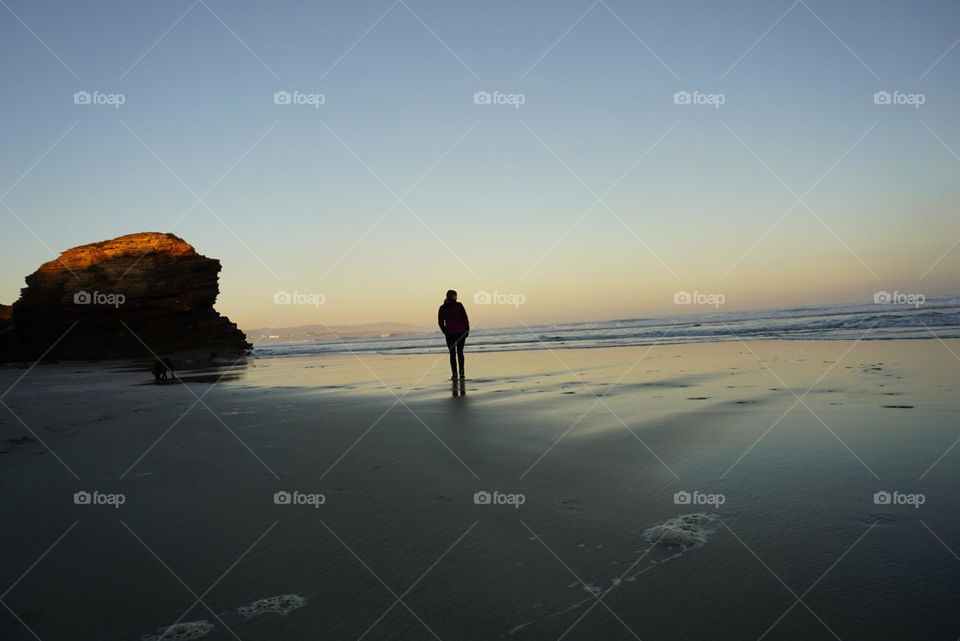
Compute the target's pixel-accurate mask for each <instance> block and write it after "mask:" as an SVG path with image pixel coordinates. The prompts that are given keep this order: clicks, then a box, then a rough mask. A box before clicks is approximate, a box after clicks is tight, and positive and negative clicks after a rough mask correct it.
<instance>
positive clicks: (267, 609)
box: [237, 594, 307, 619]
mask: <svg viewBox="0 0 960 641" xmlns="http://www.w3.org/2000/svg"><path fill="white" fill-rule="evenodd" d="M306 603H307V600H306V599H304V598H303V597H302V596H300V595H298V594H280V595H278V596H272V597H268V598H266V599H260V600H258V601H254V602H253V603H248V604H247V605H242V606H240V607H239V608H237V612H239V613H240V615H241V616H243V618H245V619H252V618H253V617H256V616H260V615H261V614H268V613H273V614H279V615H280V616H286V615H287V614H288V613H290V612H292V611H293V610H296V609H297V608H302V607H303V606H304V605H306Z"/></svg>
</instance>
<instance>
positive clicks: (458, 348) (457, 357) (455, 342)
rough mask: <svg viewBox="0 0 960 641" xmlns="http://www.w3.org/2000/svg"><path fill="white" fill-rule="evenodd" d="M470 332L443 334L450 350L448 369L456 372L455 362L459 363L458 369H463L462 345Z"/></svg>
mask: <svg viewBox="0 0 960 641" xmlns="http://www.w3.org/2000/svg"><path fill="white" fill-rule="evenodd" d="M469 335H470V332H464V333H462V334H444V337H445V338H446V339H447V349H449V350H450V371H451V372H453V373H454V374H456V373H457V364H458V363H459V365H460V371H461V372H462V371H463V346H464V344H465V343H466V342H467V336H469Z"/></svg>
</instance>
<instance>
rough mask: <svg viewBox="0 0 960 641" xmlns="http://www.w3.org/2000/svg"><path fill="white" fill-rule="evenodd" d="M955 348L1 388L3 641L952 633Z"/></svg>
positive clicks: (208, 375) (2, 384)
mask: <svg viewBox="0 0 960 641" xmlns="http://www.w3.org/2000/svg"><path fill="white" fill-rule="evenodd" d="M951 350H952V351H951ZM956 354H960V341H947V342H946V343H940V342H938V341H935V340H929V341H872V342H860V343H853V342H847V341H837V342H819V341H793V342H777V341H756V342H749V343H746V344H744V343H740V342H727V343H713V344H697V345H684V346H667V345H663V346H655V347H652V348H648V347H635V348H602V349H589V350H561V351H527V352H508V353H486V354H468V361H467V362H468V374H469V375H470V378H469V380H468V381H466V383H465V385H464V386H463V388H462V389H461V388H460V386H459V385H453V384H451V382H450V381H449V380H445V379H446V377H447V372H448V367H447V362H446V354H445V353H444V352H438V353H437V354H436V355H416V356H381V355H364V356H363V357H362V360H359V359H357V358H355V357H353V356H349V355H343V356H328V357H322V358H313V357H310V358H307V357H304V358H284V359H264V360H257V359H254V360H251V361H249V362H247V363H246V364H241V365H239V366H238V367H236V368H233V369H232V370H231V371H230V372H229V373H228V375H227V376H224V378H223V380H221V381H220V382H219V383H214V381H216V380H217V378H218V377H219V376H220V374H221V373H222V372H210V371H184V372H181V376H182V377H183V378H184V380H185V381H186V382H185V383H183V384H169V385H164V386H155V385H153V384H152V382H151V379H150V377H149V374H148V372H147V371H146V368H143V369H142V370H141V369H135V368H131V367H129V366H128V365H127V364H119V363H112V364H76V363H74V364H41V365H40V366H38V367H36V368H34V369H32V370H29V371H27V370H25V369H17V368H5V369H2V370H0V390H8V391H7V393H6V394H4V395H3V399H2V400H3V403H5V404H6V405H7V406H9V408H10V410H12V412H11V411H8V410H7V409H4V408H3V406H0V496H2V498H3V500H2V501H0V511H2V514H0V523H2V524H3V527H2V533H0V536H2V544H3V549H4V551H5V562H4V563H3V564H0V594H2V595H3V596H2V597H0V600H2V602H3V603H4V604H6V605H7V606H8V609H7V608H0V636H2V637H3V638H4V639H34V638H37V637H39V638H40V639H43V640H44V641H47V640H48V639H81V638H83V639H141V638H143V637H147V638H149V637H150V635H153V636H154V637H156V638H159V637H160V636H161V635H162V634H163V633H164V631H167V630H168V628H170V630H169V631H168V632H167V635H166V636H165V637H163V638H166V639H173V638H182V639H188V638H203V639H228V638H241V639H244V641H247V640H249V639H278V638H288V639H357V638H359V637H361V635H364V634H365V636H364V637H363V638H364V639H407V638H409V639H431V638H439V639H442V640H443V641H448V640H451V639H556V638H558V637H560V636H561V635H562V634H564V633H565V632H567V631H569V633H568V636H567V637H565V638H571V639H573V638H605V639H618V638H626V639H631V638H635V636H634V635H636V636H638V637H642V638H644V639H647V638H650V639H691V638H707V637H709V638H713V639H743V638H751V639H755V638H758V637H759V636H760V635H762V634H763V633H764V632H765V631H766V630H767V629H768V628H770V627H771V626H773V628H772V629H771V630H770V632H769V633H768V636H767V637H766V638H769V639H817V638H834V637H833V634H837V635H838V636H839V637H841V638H871V639H887V638H889V639H903V638H920V637H923V638H940V637H943V638H956V636H960V619H958V618H957V617H956V615H955V612H956V594H957V589H958V586H960V578H958V577H960V560H958V559H957V558H955V556H953V554H952V552H951V551H950V550H948V549H947V548H948V547H949V548H952V550H954V551H960V517H958V514H960V512H958V510H957V507H958V503H960V499H958V498H957V497H958V494H957V490H958V489H960V488H958V487H957V485H958V479H960V475H958V471H960V447H958V448H956V449H950V448H951V446H952V444H953V443H954V442H955V441H956V440H957V438H958V436H960V424H958V419H960V403H958V401H957V390H956V383H957V381H958V380H960V377H958V374H960V359H958V358H957V357H956ZM24 374H26V375H25V376H23V375H24ZM21 376H22V379H21ZM11 386H12V388H11ZM798 396H799V397H800V398H801V400H800V401H798V399H797V397H798ZM198 397H199V398H200V399H201V400H200V401H198V400H197V399H198ZM78 492H87V493H89V496H90V501H89V502H88V503H86V502H84V501H85V498H84V497H85V496H86V495H83V494H81V495H80V498H79V499H78V500H79V501H80V504H77V503H75V494H76V493H78ZM877 492H889V493H890V495H891V496H892V497H893V498H892V499H891V503H890V504H882V503H881V504H877V503H875V501H874V494H875V493H877ZM678 493H680V494H678ZM683 493H687V494H683ZM921 495H922V502H920V501H918V500H917V499H916V497H917V496H921ZM686 496H689V497H690V500H689V501H688V502H684V499H685V497H686ZM909 497H914V500H913V502H912V503H911V502H910V498H909ZM678 501H679V502H678ZM898 501H899V503H898ZM918 503H919V504H918ZM678 519H679V520H678ZM668 530H669V532H668ZM664 533H667V536H665V537H663V538H660V537H661V535H663V534H664ZM841 557H842V558H841ZM838 559H840V560H839V562H837V561H838ZM835 562H837V563H836V565H834V563H835ZM824 573H826V575H825V576H824ZM818 580H819V581H818ZM811 586H814V587H813V589H812V590H811V591H810V593H809V594H808V595H807V596H804V598H803V601H804V603H805V604H806V605H803V604H796V605H795V607H793V608H792V609H790V610H789V611H788V609H789V608H791V605H794V604H795V601H796V596H800V595H801V594H803V593H804V591H806V590H807V589H808V588H810V587H811ZM8 588H9V589H8ZM791 591H792V593H791ZM398 599H399V600H398ZM808 607H809V609H808ZM811 610H812V611H813V612H815V613H816V616H814V614H812V613H811ZM785 611H788V612H787V614H786V615H785V616H784V617H783V618H782V619H780V617H781V615H783V614H784V612H785ZM581 617H582V618H581ZM171 626H172V627H171ZM571 626H573V628H572V630H571ZM831 631H832V632H831ZM34 635H36V637H35V636H34ZM951 635H952V636H951Z"/></svg>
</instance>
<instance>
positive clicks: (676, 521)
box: [643, 512, 717, 548]
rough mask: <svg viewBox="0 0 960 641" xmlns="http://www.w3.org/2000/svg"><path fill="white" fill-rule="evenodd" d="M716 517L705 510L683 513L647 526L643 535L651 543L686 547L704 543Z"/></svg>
mask: <svg viewBox="0 0 960 641" xmlns="http://www.w3.org/2000/svg"><path fill="white" fill-rule="evenodd" d="M716 519H717V516H716V515H715V514H707V513H703V512H697V513H694V514H681V515H680V516H677V517H674V518H672V519H667V520H666V521H664V522H663V523H658V524H657V525H654V526H652V527H649V528H647V529H646V530H644V532H643V536H644V537H646V539H647V540H648V541H650V542H651V543H663V544H664V545H679V546H681V547H684V548H687V547H694V546H698V545H703V544H704V543H706V542H707V536H708V535H709V534H710V533H711V532H713V530H711V529H709V528H708V526H709V524H710V523H712V522H713V521H715V520H716Z"/></svg>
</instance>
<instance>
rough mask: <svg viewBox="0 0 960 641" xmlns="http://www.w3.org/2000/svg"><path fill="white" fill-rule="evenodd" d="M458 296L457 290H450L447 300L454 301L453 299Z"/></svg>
mask: <svg viewBox="0 0 960 641" xmlns="http://www.w3.org/2000/svg"><path fill="white" fill-rule="evenodd" d="M456 295H457V290H455V289H448V290H447V300H451V299H453V297H454V296H456Z"/></svg>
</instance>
